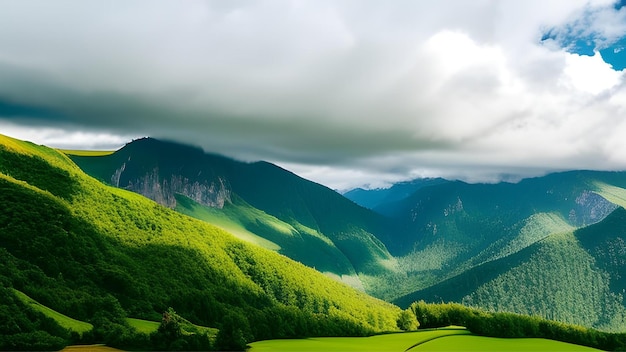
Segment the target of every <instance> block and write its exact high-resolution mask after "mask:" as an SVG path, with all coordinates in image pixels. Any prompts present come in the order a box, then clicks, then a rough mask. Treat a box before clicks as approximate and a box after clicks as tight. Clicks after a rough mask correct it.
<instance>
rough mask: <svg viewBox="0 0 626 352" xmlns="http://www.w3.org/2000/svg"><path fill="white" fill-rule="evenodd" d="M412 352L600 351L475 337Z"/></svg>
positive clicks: (445, 341)
mask: <svg viewBox="0 0 626 352" xmlns="http://www.w3.org/2000/svg"><path fill="white" fill-rule="evenodd" d="M410 351H412V352H420V351H482V352H486V351H563V352H566V351H580V352H583V351H599V350H597V349H595V348H591V347H585V346H579V345H573V344H570V343H565V342H560V341H554V340H546V339H502V338H495V337H483V336H475V335H465V336H446V337H444V338H441V339H435V340H432V341H428V342H425V343H423V344H421V345H419V346H416V347H415V348H412V349H411V350H410Z"/></svg>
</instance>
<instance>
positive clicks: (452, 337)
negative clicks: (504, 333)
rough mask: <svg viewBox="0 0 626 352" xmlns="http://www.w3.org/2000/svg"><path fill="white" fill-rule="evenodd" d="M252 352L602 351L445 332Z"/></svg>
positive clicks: (295, 343)
mask: <svg viewBox="0 0 626 352" xmlns="http://www.w3.org/2000/svg"><path fill="white" fill-rule="evenodd" d="M250 346H251V349H250V350H248V352H263V351H277V352H279V351H290V352H313V351H346V352H350V351H355V352H356V351H359V352H366V351H390V352H391V351H396V352H405V351H414V352H420V351H581V352H582V351H599V350H597V349H593V348H589V347H584V346H578V345H572V344H568V343H564V342H558V341H553V340H546V339H501V338H492V337H482V336H476V335H473V334H472V333H471V332H469V331H468V330H466V329H464V328H456V327H450V328H443V329H433V330H424V331H417V332H406V333H397V334H387V335H377V336H371V337H321V338H309V339H298V340H268V341H258V342H253V343H251V344H250Z"/></svg>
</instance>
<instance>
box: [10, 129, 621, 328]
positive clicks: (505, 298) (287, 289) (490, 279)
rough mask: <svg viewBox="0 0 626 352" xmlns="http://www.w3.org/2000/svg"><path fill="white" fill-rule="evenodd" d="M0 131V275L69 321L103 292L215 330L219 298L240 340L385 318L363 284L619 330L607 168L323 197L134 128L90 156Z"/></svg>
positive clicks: (404, 303) (302, 184)
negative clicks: (306, 324) (314, 321)
mask: <svg viewBox="0 0 626 352" xmlns="http://www.w3.org/2000/svg"><path fill="white" fill-rule="evenodd" d="M0 142H1V143H0V147H1V148H0V151H1V152H2V155H1V158H0V172H1V174H0V176H2V185H3V191H2V193H1V195H2V202H3V209H5V211H4V212H3V214H4V216H3V217H2V218H1V219H0V228H2V229H3V230H2V231H1V234H2V236H3V238H2V243H3V248H2V252H1V253H2V256H3V258H4V260H3V263H4V264H3V271H2V273H3V275H2V280H3V283H5V286H7V287H14V288H16V289H18V290H20V291H23V292H26V293H27V294H28V295H29V296H31V297H34V298H36V299H37V300H38V301H40V302H42V303H44V304H46V305H48V306H51V307H54V308H55V309H57V310H59V311H61V312H65V313H68V312H75V311H78V312H82V313H80V314H79V315H78V316H76V318H87V317H88V316H89V314H90V312H93V311H94V310H97V309H99V308H97V307H101V306H106V305H109V306H115V307H118V308H119V310H121V311H123V312H124V313H123V314H125V315H127V316H133V317H138V318H145V319H157V316H158V314H159V312H162V311H163V310H164V309H165V308H167V306H175V307H176V309H177V310H178V311H179V312H180V313H181V314H182V315H183V316H185V317H186V318H188V319H190V320H192V321H193V322H194V323H198V324H202V325H205V326H215V327H220V326H221V325H222V324H223V321H222V320H221V319H223V316H224V315H223V314H222V313H223V312H226V311H234V312H241V314H240V315H249V314H248V313H245V314H244V313H243V312H244V311H245V312H248V310H250V311H252V312H256V313H253V314H252V315H251V316H247V317H246V318H244V319H243V320H245V321H246V322H247V324H248V325H247V326H249V328H246V333H248V334H250V335H253V336H254V338H255V339H258V338H263V337H265V338H268V337H276V336H278V337H280V336H296V335H297V331H293V329H292V330H291V331H290V330H289V328H288V327H285V328H283V330H280V329H278V330H279V331H281V332H280V333H277V332H276V331H274V330H273V329H268V328H267V324H269V323H267V321H268V320H265V319H269V318H268V315H271V314H274V315H276V316H278V317H283V318H285V319H287V318H286V317H287V316H291V315H293V314H294V312H293V311H291V310H289V309H290V307H291V308H295V309H300V310H303V311H304V312H305V314H313V315H320V316H321V315H325V316H332V317H335V318H336V319H339V320H338V323H337V326H343V328H338V329H339V330H341V329H344V330H342V331H344V332H345V330H348V331H353V332H352V333H354V331H356V330H355V329H356V328H357V327H359V329H365V330H368V331H380V330H386V329H393V328H394V326H395V325H394V324H395V316H397V314H398V313H399V312H400V310H399V309H398V308H397V307H395V306H393V305H386V303H384V302H383V301H381V300H376V299H373V298H371V297H370V296H368V295H366V294H365V293H367V294H369V295H372V296H375V297H378V298H379V299H382V300H384V301H388V302H393V303H395V304H397V305H398V306H400V308H406V307H408V306H409V305H410V304H411V303H412V302H414V301H419V300H426V301H432V302H441V301H445V302H448V301H453V302H460V303H463V304H466V305H469V306H474V307H480V308H483V309H487V310H492V311H510V312H517V313H524V314H531V315H538V316H542V317H546V318H550V319H555V320H559V321H563V322H567V323H574V324H579V325H583V326H587V327H595V328H599V329H603V330H607V331H624V330H625V328H626V325H625V324H624V321H626V319H625V318H626V307H625V302H624V295H625V294H626V281H625V279H624V277H623V274H622V273H623V272H626V271H625V269H626V267H625V265H626V240H625V239H626V225H624V224H625V222H624V220H626V211H625V210H624V208H623V207H624V206H626V173H623V172H598V171H570V172H564V173H555V174H549V175H546V176H543V177H537V178H530V179H525V180H522V181H520V182H517V183H506V182H502V183H496V184H470V183H465V182H461V181H451V180H444V179H419V180H414V181H410V182H403V183H399V184H396V185H394V186H392V187H391V188H389V189H385V190H363V189H357V190H352V191H350V192H347V193H345V194H344V195H341V194H339V193H337V192H336V191H333V190H331V189H329V188H327V187H325V186H323V185H320V184H317V183H314V182H311V181H308V180H306V179H303V178H301V177H299V176H297V175H295V174H293V173H292V172H289V171H288V170H284V169H282V168H280V167H278V166H276V165H273V164H270V163H267V162H253V163H248V162H240V161H236V160H233V159H230V158H227V157H223V156H219V155H214V154H210V153H205V152H204V151H203V150H201V149H199V148H195V147H191V146H186V145H181V144H177V143H173V142H167V141H160V140H156V139H152V138H144V139H139V140H135V141H132V142H130V143H128V144H127V145H126V146H124V147H123V148H121V149H119V150H117V151H115V152H113V153H111V154H109V155H100V156H81V155H79V154H81V153H72V152H71V151H68V152H67V155H65V154H62V153H59V152H58V151H55V150H53V149H49V148H46V147H44V146H35V145H33V144H30V143H27V142H22V141H18V140H14V139H11V138H8V137H2V139H1V140H0ZM97 180H99V181H100V182H98V181H97ZM128 191H132V192H134V193H138V194H139V195H141V196H139V195H136V194H133V193H131V192H128ZM142 196H143V197H142ZM144 197H145V198H144ZM146 198H149V199H151V200H152V201H149V200H147V199H146ZM168 208H169V209H168ZM190 217H191V218H196V219H191V218H190ZM31 219H37V221H33V220H31ZM16 224H17V225H16ZM51 224H52V225H53V226H52V227H50V226H51ZM232 236H234V237H232ZM50 248H55V249H53V250H50ZM92 252H93V253H96V254H93V255H92V254H91V253H92ZM287 258H290V259H287ZM261 263H264V264H262V265H261ZM300 263H301V264H300ZM302 264H304V265H302ZM181 273H182V274H181ZM320 273H322V274H324V275H322V274H320ZM336 281H340V282H343V283H345V284H348V285H350V286H352V287H354V288H355V289H356V290H354V289H348V288H346V287H345V286H344V285H341V284H339V283H336ZM305 282H308V283H307V284H303V283H305ZM363 292H364V293H363ZM104 293H107V294H108V295H110V296H106V297H109V298H107V300H106V302H100V301H99V300H100V299H99V298H97V297H101V296H102V294H104ZM191 301H193V302H196V303H197V302H204V303H202V304H203V305H204V307H206V309H203V310H202V312H204V313H202V314H200V313H198V310H197V309H194V308H193V307H192V306H191V305H190V304H189V302H191ZM356 302H360V303H358V304H357V303H356ZM89 307H91V308H89ZM304 307H306V308H304ZM333 307H334V308H333ZM368 307H369V308H368ZM220 312H221V313H220ZM306 312H308V313H306ZM120 314H122V313H120ZM290 314H291V315H290ZM283 318H277V319H283ZM289 319H291V318H289ZM289 319H287V320H284V321H288V320H289ZM342 319H343V320H342ZM361 320H363V321H361ZM269 321H274V320H272V319H270V320H269ZM339 321H341V322H339ZM357 321H361V322H360V323H356V322H357ZM275 324H276V325H278V326H282V325H281V323H279V322H275ZM351 324H352V325H351ZM264 326H265V328H264ZM270 330H271V331H270ZM339 330H337V331H339Z"/></svg>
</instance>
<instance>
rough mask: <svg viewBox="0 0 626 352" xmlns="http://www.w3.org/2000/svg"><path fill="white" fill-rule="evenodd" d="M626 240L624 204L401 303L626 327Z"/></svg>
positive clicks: (409, 296) (413, 294)
mask: <svg viewBox="0 0 626 352" xmlns="http://www.w3.org/2000/svg"><path fill="white" fill-rule="evenodd" d="M625 239H626V210H624V208H621V207H620V208H618V209H616V210H615V211H614V212H612V213H611V214H610V215H609V216H607V217H606V218H605V219H604V220H603V221H601V222H599V223H597V224H595V225H591V226H588V227H585V228H582V229H580V230H576V231H573V232H565V233H554V234H551V235H549V236H548V237H546V238H544V239H542V240H540V241H537V242H536V243H534V244H532V245H530V246H528V247H526V248H524V249H523V250H520V251H519V252H516V253H515V254H512V255H509V256H506V257H503V258H500V259H497V260H494V261H491V262H487V263H484V264H481V265H478V266H476V267H474V268H472V269H470V270H467V271H465V272H463V273H462V274H460V275H458V276H455V277H453V278H450V279H448V280H446V281H443V282H441V283H439V284H436V285H434V286H431V287H428V288H426V289H424V290H420V291H417V292H414V293H412V294H410V295H408V296H405V297H402V298H400V299H398V300H397V301H396V302H397V303H398V304H400V305H409V304H411V303H412V302H414V301H415V300H416V299H418V298H419V299H424V300H427V301H446V302H447V301H454V302H461V303H463V304H465V305H469V306H477V307H482V308H485V309H488V310H492V311H509V312H516V313H520V314H526V315H537V316H543V317H547V318H549V319H554V320H558V321H562V322H566V323H572V324H579V325H584V326H592V327H595V328H599V329H602V330H612V331H624V330H626V309H625V306H624V289H625V288H626V278H624V277H623V274H622V273H624V272H626V242H625Z"/></svg>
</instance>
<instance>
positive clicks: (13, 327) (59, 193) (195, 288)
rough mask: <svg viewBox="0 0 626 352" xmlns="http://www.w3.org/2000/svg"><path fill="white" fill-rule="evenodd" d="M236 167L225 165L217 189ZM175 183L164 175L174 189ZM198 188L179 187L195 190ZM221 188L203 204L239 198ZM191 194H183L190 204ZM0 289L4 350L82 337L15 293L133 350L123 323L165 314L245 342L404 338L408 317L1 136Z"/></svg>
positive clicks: (138, 178)
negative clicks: (401, 322) (400, 332)
mask: <svg viewBox="0 0 626 352" xmlns="http://www.w3.org/2000/svg"><path fill="white" fill-rule="evenodd" d="M144 142H148V143H151V145H153V146H154V145H156V146H158V144H154V142H153V141H144ZM142 150H143V148H139V151H142ZM166 150H168V148H166ZM184 150H185V151H187V152H190V153H193V149H184ZM127 151H128V150H127ZM163 152H164V153H166V151H165V150H164V151H163ZM176 155H178V154H176ZM199 155H204V154H203V153H200V152H197V153H196V156H199ZM118 156H120V154H118ZM121 157H122V158H123V160H124V162H126V164H124V163H122V165H126V168H125V170H126V171H129V170H144V171H146V170H147V172H148V177H151V176H154V175H159V173H158V172H156V173H152V172H153V171H154V170H153V169H152V166H154V164H148V166H146V164H143V163H139V164H135V163H133V162H131V160H133V159H138V160H143V161H145V162H147V163H150V162H152V163H153V162H155V160H156V161H158V158H156V159H155V158H152V159H150V158H151V155H150V153H146V154H141V153H138V152H137V151H135V152H132V153H129V154H124V155H122V156H121ZM211 158H214V157H211ZM103 160H107V161H111V160H112V159H103ZM215 160H222V161H224V160H225V159H219V158H215ZM113 161H115V160H113ZM96 164H97V163H94V164H93V165H96ZM98 165H100V166H102V165H104V164H98ZM159 165H160V167H161V168H167V167H172V168H173V167H177V166H176V165H172V164H159ZM228 166H229V163H227V162H224V163H223V164H222V167H223V169H219V170H217V171H215V173H214V174H213V175H212V177H214V178H212V179H211V180H212V182H217V181H216V180H218V179H219V177H220V176H222V174H221V172H222V171H223V170H226V168H227V167H228ZM102 167H103V168H105V167H104V166H102ZM122 168H124V167H122ZM189 170H191V171H190V172H192V173H193V174H194V175H198V174H197V172H200V171H202V172H205V173H206V172H209V170H206V169H203V170H199V168H193V167H191V168H189V169H183V170H182V171H189ZM114 176H115V177H116V178H117V179H119V180H120V181H119V182H125V183H126V184H129V183H131V182H132V184H133V185H136V186H137V187H140V189H142V188H145V189H149V190H151V191H153V193H151V194H160V195H162V196H163V197H164V198H163V199H167V193H166V192H161V191H160V190H159V189H158V187H159V186H163V184H161V183H155V184H152V183H150V182H147V181H146V178H145V176H146V174H145V173H143V172H139V171H137V174H135V175H129V177H128V178H126V173H118V174H117V175H114ZM171 180H173V179H172V178H167V181H168V187H170V185H171V184H169V182H171ZM138 182H142V183H141V186H139V185H138ZM194 182H196V181H193V182H191V183H187V182H182V183H181V184H182V185H183V186H182V187H183V188H184V187H185V185H188V184H189V185H190V187H192V186H193V184H194ZM207 182H208V181H207ZM224 185H225V186H224V187H223V188H220V187H221V186H219V185H217V184H215V186H214V188H213V189H214V190H216V192H214V193H211V192H210V191H209V192H208V193H209V195H210V196H211V197H212V198H210V199H209V198H206V199H205V198H202V197H200V198H198V200H199V201H207V202H213V203H212V204H214V205H217V204H218V203H219V202H220V201H219V200H220V199H223V200H224V202H225V203H226V202H227V201H228V199H231V200H232V199H235V198H234V197H235V196H234V193H233V192H232V191H229V188H227V186H226V184H224ZM171 187H179V186H178V185H175V186H171ZM198 187H200V188H201V189H204V190H210V189H211V183H210V182H208V183H206V184H201V183H200V181H198ZM202 187H206V188H202ZM190 189H191V191H190V193H188V194H187V195H188V196H190V197H193V196H194V191H193V187H192V188H190ZM220 192H222V193H220ZM203 194H205V193H203ZM179 196H180V197H183V198H179V199H174V200H175V201H176V202H179V201H180V200H184V201H188V202H191V198H188V197H187V196H182V195H179ZM207 197H208V196H207ZM171 201H173V200H171ZM346 202H347V201H346ZM197 204H199V203H197ZM224 207H226V206H224ZM0 283H1V285H0V296H2V297H3V301H2V302H0V318H1V320H2V321H3V322H4V323H3V324H0V336H1V337H2V339H0V346H6V345H3V343H6V342H7V341H9V342H10V341H23V342H24V341H27V340H28V341H29V344H32V346H35V347H36V346H39V347H37V348H43V347H41V346H45V345H37V341H38V340H41V339H46V340H50V341H52V342H53V343H52V344H51V346H52V345H53V346H57V345H58V344H59V343H63V341H64V340H63V339H66V338H70V339H74V340H75V339H79V336H78V335H73V337H68V336H69V333H68V332H67V331H66V330H63V329H60V328H59V327H58V326H57V325H55V324H56V323H54V322H51V321H50V319H47V320H46V318H45V317H42V316H41V314H40V313H37V312H33V311H32V309H31V308H29V307H28V306H25V305H24V304H22V303H19V299H18V298H17V297H16V296H15V293H14V292H17V291H13V290H11V289H12V288H14V289H16V290H19V291H20V292H23V293H25V294H27V295H28V296H29V297H32V298H33V299H35V300H37V301H38V302H40V303H42V304H44V305H45V306H47V307H50V308H52V309H54V310H56V311H58V312H60V313H62V314H65V315H67V316H69V317H71V318H75V319H79V320H82V321H86V322H90V323H91V324H92V325H93V326H94V331H93V332H91V333H90V335H89V336H90V337H85V338H87V339H91V340H88V341H95V342H102V341H118V342H120V341H122V342H124V341H128V340H124V339H131V338H132V336H134V335H132V332H131V328H130V327H129V326H128V325H127V323H125V320H124V318H126V317H134V318H143V319H150V320H161V317H162V315H161V314H162V313H163V312H164V311H165V310H166V309H167V308H168V307H173V308H174V309H175V310H176V311H177V312H178V313H179V314H180V315H182V316H184V317H185V318H187V319H189V320H190V321H192V322H193V323H195V324H200V325H202V326H209V327H215V328H219V329H221V330H224V331H227V332H228V333H229V334H231V335H232V336H236V337H237V338H238V339H239V340H241V339H245V340H247V341H253V340H259V339H267V338H286V337H296V336H306V335H318V336H319V335H363V334H368V333H371V332H375V331H388V330H393V329H396V319H397V317H398V315H399V313H400V310H399V309H398V308H397V307H395V306H393V305H391V304H388V303H385V302H383V301H380V300H377V299H374V298H372V297H370V296H368V295H366V294H365V293H363V292H360V291H357V290H355V289H353V288H350V287H348V286H346V285H343V284H341V283H338V282H336V281H335V280H332V279H330V278H328V277H326V276H325V275H322V274H320V273H319V272H317V271H315V270H313V269H310V268H307V267H306V266H304V265H302V264H300V263H297V262H295V261H293V260H291V259H288V258H286V257H285V256H282V255H279V254H277V253H274V252H272V251H269V250H266V249H263V248H260V247H258V246H255V245H251V244H249V243H246V242H244V241H241V240H239V239H237V238H235V237H234V236H232V235H231V234H229V233H227V232H225V231H223V230H220V229H219V228H217V227H215V226H213V225H210V224H207V223H205V222H203V221H198V220H196V219H193V218H190V217H188V216H185V215H182V214H179V213H177V212H175V211H172V210H170V209H168V208H166V207H163V206H161V205H159V204H157V203H155V202H153V201H151V200H149V199H147V198H145V197H142V196H140V195H137V194H134V193H131V192H128V191H124V190H120V189H117V188H114V187H109V186H106V185H104V184H102V183H101V182H98V181H97V180H95V179H93V178H91V177H89V176H87V175H86V174H85V173H84V172H83V171H81V170H80V169H79V168H78V167H77V166H76V165H75V164H74V163H73V162H72V161H71V160H70V159H69V158H67V157H66V156H65V155H63V154H61V153H59V152H58V151H55V150H53V149H49V148H46V147H43V146H36V145H34V144H32V143H27V142H23V141H19V140H15V139H12V138H8V137H5V136H1V135H0ZM24 312H27V313H28V314H23V313H24ZM51 334H52V335H53V336H50V335H51ZM55 334H59V336H61V337H59V336H57V335H55ZM233 334H234V335H233ZM131 335H132V336H131ZM179 337H180V336H179ZM218 337H219V336H218ZM189 338H190V339H193V336H192V337H189ZM145 339H146V337H144V340H143V341H146V340H145ZM183 342H184V343H187V342H185V341H183ZM181 343H182V342H181ZM244 343H245V341H244ZM8 346H12V345H10V344H9V345H8ZM184 346H185V345H184V344H183V345H179V347H178V348H183V349H184ZM3 348H6V347H3Z"/></svg>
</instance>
